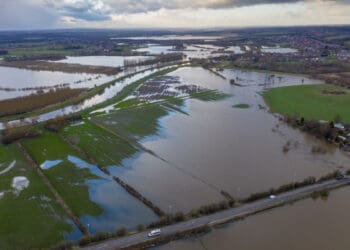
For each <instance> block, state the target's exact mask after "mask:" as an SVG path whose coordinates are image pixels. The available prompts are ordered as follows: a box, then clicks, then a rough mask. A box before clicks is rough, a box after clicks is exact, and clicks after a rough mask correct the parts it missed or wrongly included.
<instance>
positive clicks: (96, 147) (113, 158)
mask: <svg viewBox="0 0 350 250" xmlns="http://www.w3.org/2000/svg"><path fill="white" fill-rule="evenodd" d="M64 134H65V135H66V136H67V137H68V138H69V139H70V140H71V141H72V142H73V143H75V144H76V145H78V146H79V147H80V148H82V149H83V150H84V151H85V152H86V153H88V154H89V155H90V156H91V157H92V158H93V159H94V160H95V161H96V162H97V163H98V164H100V165H101V166H104V167H107V166H111V165H116V166H118V165H120V164H121V162H122V160H123V159H125V158H129V157H131V156H132V155H133V154H135V153H136V152H137V149H136V148H135V147H133V146H132V145H131V144H130V143H128V142H127V141H125V140H124V139H122V138H121V137H118V136H117V135H114V134H111V133H109V132H108V131H106V130H104V129H102V128H100V127H98V126H96V125H94V124H92V123H91V122H89V121H85V123H84V124H82V125H79V126H70V127H68V128H66V129H65V131H64Z"/></svg>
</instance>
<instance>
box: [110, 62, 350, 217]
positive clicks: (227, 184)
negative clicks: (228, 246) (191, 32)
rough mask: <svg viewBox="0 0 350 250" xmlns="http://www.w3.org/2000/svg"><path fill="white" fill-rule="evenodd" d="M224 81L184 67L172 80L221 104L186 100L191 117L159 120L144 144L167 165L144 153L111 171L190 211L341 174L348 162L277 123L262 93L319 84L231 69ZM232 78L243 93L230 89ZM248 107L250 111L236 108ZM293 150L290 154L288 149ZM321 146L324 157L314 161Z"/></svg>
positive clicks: (169, 205) (172, 207)
mask: <svg viewBox="0 0 350 250" xmlns="http://www.w3.org/2000/svg"><path fill="white" fill-rule="evenodd" d="M222 74H224V75H225V76H226V77H227V79H226V80H225V79H222V78H220V77H218V76H216V75H215V74H213V73H211V72H209V71H207V70H204V69H202V68H182V69H179V70H177V71H175V72H173V73H170V75H171V76H176V77H179V78H180V80H181V81H182V82H183V83H185V84H196V85H199V86H201V87H204V88H209V89H219V90H221V91H223V92H225V93H230V94H232V97H230V98H227V99H225V100H222V101H213V102H206V101H201V100H196V99H189V100H187V101H185V105H184V110H185V111H186V112H187V114H188V115H186V114H183V113H180V112H174V113H170V114H169V115H167V116H165V117H163V118H161V119H160V121H159V126H160V132H159V133H158V134H157V135H152V136H149V137H147V138H145V139H143V140H142V141H141V143H142V145H143V146H144V147H146V148H148V149H150V150H152V151H153V152H155V153H156V154H157V155H158V156H159V157H160V158H162V159H164V161H162V160H160V159H159V158H156V157H154V156H151V155H149V154H148V153H139V154H137V155H136V156H134V157H132V158H130V159H126V160H125V161H124V162H123V168H118V169H116V168H115V169H116V170H115V171H114V174H115V175H118V176H120V177H121V178H122V179H123V180H125V181H126V182H127V183H129V184H130V185H132V186H133V187H135V188H136V189H137V190H139V191H141V192H142V193H143V194H144V195H145V196H146V197H148V198H149V199H151V200H152V201H153V202H154V203H155V204H157V205H159V206H160V207H161V208H163V209H164V210H165V211H168V210H169V211H171V212H174V211H188V210H189V209H191V208H196V207H199V206H200V205H203V204H208V203H210V202H215V201H218V200H222V199H223V197H222V196H221V195H220V191H221V190H225V191H227V192H229V193H230V194H231V195H233V196H234V197H236V198H238V197H246V196H248V195H250V194H251V193H254V192H260V191H264V190H268V189H270V188H272V187H278V186H280V185H282V184H285V183H289V182H292V181H297V180H302V179H304V178H305V177H308V176H315V177H318V176H321V175H324V174H326V173H329V172H331V171H334V170H335V169H343V168H345V167H346V166H347V165H348V163H349V156H348V155H347V154H345V153H343V152H341V151H339V150H338V149H336V148H335V147H333V146H331V145H328V144H326V143H323V142H322V141H319V140H317V139H315V138H313V137H311V136H308V135H306V134H304V133H301V132H300V131H299V130H296V129H293V128H290V127H288V126H286V125H285V124H284V123H282V122H280V121H279V120H278V118H277V117H276V116H274V115H272V114H270V113H269V112H268V111H267V110H266V109H262V106H265V104H264V101H263V99H262V97H261V95H260V93H261V92H262V91H263V90H264V89H265V88H269V87H277V86H287V85H296V84H312V83H320V82H319V81H317V80H312V79H308V78H306V77H303V76H295V75H278V74H272V73H263V72H254V71H241V70H226V71H224V72H222ZM230 79H235V80H236V82H237V83H239V84H241V85H243V86H244V87H238V86H232V85H230V83H229V80H230ZM241 103H244V104H248V105H249V108H248V109H239V108H234V107H233V106H234V105H236V104H241ZM287 143H288V144H290V150H289V152H287V153H284V152H283V147H284V146H285V145H286V144H287ZM315 145H321V146H322V147H323V148H324V149H325V150H326V153H325V154H312V153H311V151H312V148H313V146H315Z"/></svg>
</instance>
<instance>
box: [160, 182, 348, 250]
mask: <svg viewBox="0 0 350 250" xmlns="http://www.w3.org/2000/svg"><path fill="white" fill-rule="evenodd" d="M349 195H350V189H349V187H345V188H343V189H339V190H336V191H332V192H331V194H330V196H329V198H328V199H327V201H323V200H316V201H314V200H312V199H307V200H303V201H299V202H297V203H294V204H293V205H287V206H285V207H281V208H276V209H274V210H270V211H268V212H265V213H262V214H258V215H255V216H252V217H248V218H246V219H245V220H243V221H239V222H236V223H232V224H229V225H227V226H225V227H223V228H219V229H214V230H213V231H212V232H211V233H209V234H206V235H202V236H200V237H196V238H192V239H189V240H182V241H178V242H172V243H169V244H167V245H164V246H162V247H159V248H157V249H161V250H163V249H169V250H170V249H171V250H177V249H182V250H187V249H188V250H189V249H191V250H197V249H198V250H199V249H208V250H214V249H223V250H226V249H227V250H229V249H239V250H255V249H269V250H281V249H283V250H314V249H317V250H329V249H337V250H347V249H349V244H350V238H349V236H348V231H349V227H350V221H349V212H348V211H349V209H350V202H349V199H347V197H349Z"/></svg>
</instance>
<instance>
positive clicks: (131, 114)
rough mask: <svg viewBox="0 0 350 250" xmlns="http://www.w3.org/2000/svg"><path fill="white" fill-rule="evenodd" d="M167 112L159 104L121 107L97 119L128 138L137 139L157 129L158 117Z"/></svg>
mask: <svg viewBox="0 0 350 250" xmlns="http://www.w3.org/2000/svg"><path fill="white" fill-rule="evenodd" d="M167 114H168V111H167V110H166V109H165V108H164V107H162V106H161V105H159V104H150V105H144V106H141V107H136V108H131V109H121V110H118V111H116V112H113V113H111V114H108V115H106V116H101V117H99V119H100V120H101V121H102V122H103V123H104V124H105V126H107V127H108V128H110V129H111V130H113V131H115V132H116V133H118V134H121V135H123V136H126V137H128V138H133V139H138V138H142V137H145V136H147V135H150V134H154V133H156V132H157V131H158V129H159V124H158V119H159V118H160V117H163V116H165V115H167Z"/></svg>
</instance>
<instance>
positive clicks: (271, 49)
mask: <svg viewBox="0 0 350 250" xmlns="http://www.w3.org/2000/svg"><path fill="white" fill-rule="evenodd" d="M261 51H262V52H263V53H276V54H288V53H297V52H298V50H297V49H292V48H282V47H279V46H276V47H267V46H262V47H261Z"/></svg>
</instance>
